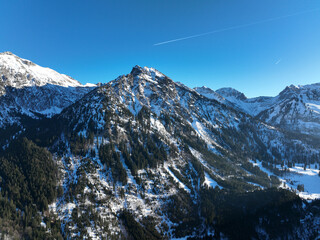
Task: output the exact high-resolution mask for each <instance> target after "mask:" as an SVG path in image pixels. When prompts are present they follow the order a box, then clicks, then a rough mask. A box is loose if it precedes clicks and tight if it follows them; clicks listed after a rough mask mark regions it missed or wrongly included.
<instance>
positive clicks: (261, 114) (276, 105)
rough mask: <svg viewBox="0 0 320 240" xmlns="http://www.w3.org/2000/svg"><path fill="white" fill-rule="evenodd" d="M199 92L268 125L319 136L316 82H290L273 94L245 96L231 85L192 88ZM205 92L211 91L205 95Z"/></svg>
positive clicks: (318, 86) (319, 103) (318, 88)
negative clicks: (279, 91)
mask: <svg viewBox="0 0 320 240" xmlns="http://www.w3.org/2000/svg"><path fill="white" fill-rule="evenodd" d="M195 89H196V91H198V92H199V93H200V94H202V95H203V96H206V97H209V98H212V99H216V100H218V101H220V102H221V103H224V104H226V105H228V106H232V107H234V108H235V109H238V110H241V111H243V112H246V113H248V114H250V115H251V116H253V117H256V118H258V119H259V120H261V121H263V122H266V123H268V124H270V125H272V126H276V127H279V128H282V129H284V130H286V131H290V132H294V133H302V134H308V135H312V136H315V137H317V136H319V133H320V84H319V83H317V84H311V85H305V86H301V85H300V86H294V85H291V86H289V87H286V88H285V89H284V90H283V91H282V92H281V93H280V94H279V95H278V96H276V97H257V98H247V97H246V96H245V95H244V94H243V93H240V92H238V91H237V90H235V89H232V88H222V89H218V90H217V91H213V90H211V89H206V92H204V91H203V89H202V88H195ZM207 92H211V93H210V94H211V95H208V94H207Z"/></svg>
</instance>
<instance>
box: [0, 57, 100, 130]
mask: <svg viewBox="0 0 320 240" xmlns="http://www.w3.org/2000/svg"><path fill="white" fill-rule="evenodd" d="M95 87H96V86H95V85H94V84H87V85H82V84H81V83H79V82H78V81H76V80H74V79H72V78H71V77H69V76H67V75H64V74H59V73H57V72H56V71H54V70H52V69H50V68H44V67H40V66H39V65H36V64H34V63H32V62H31V61H29V60H26V59H22V58H19V57H18V56H16V55H14V54H12V53H10V52H4V53H0V127H1V128H2V129H6V128H8V127H11V128H13V127H15V128H16V127H18V128H19V129H21V125H23V122H24V121H25V119H29V118H31V119H39V118H42V117H52V116H53V115H54V114H57V113H60V112H61V111H62V109H64V108H65V107H67V106H69V105H71V104H72V103H74V102H75V101H76V100H78V99H80V98H81V97H83V96H84V95H85V94H86V93H88V92H89V91H91V90H92V89H93V88H95ZM22 128H23V127H22Z"/></svg>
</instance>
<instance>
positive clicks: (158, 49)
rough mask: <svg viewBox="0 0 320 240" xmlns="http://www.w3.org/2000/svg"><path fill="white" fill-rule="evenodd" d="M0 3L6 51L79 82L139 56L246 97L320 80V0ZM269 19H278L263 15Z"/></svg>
mask: <svg viewBox="0 0 320 240" xmlns="http://www.w3.org/2000/svg"><path fill="white" fill-rule="evenodd" d="M0 9H1V14H0V30H1V35H0V51H1V52H2V51H11V52H13V53H15V54H16V55H18V56H20V57H23V58H27V59H30V60H32V61H34V62H35V63H37V64H39V65H42V66H46V67H50V68H53V69H55V70H57V71H58V72H61V73H65V74H67V75H70V76H72V77H73V78H75V79H77V80H79V81H80V82H82V83H86V82H93V83H96V82H108V81H110V80H113V79H114V78H116V77H117V76H119V75H122V74H126V73H129V72H130V71H131V68H132V67H133V66H134V65H137V64H138V65H140V66H149V67H154V68H156V69H158V70H160V71H161V72H163V73H164V74H166V75H168V76H169V77H171V78H172V79H173V80H174V81H180V82H182V83H184V84H186V85H188V86H190V87H195V86H202V85H205V86H208V87H210V88H212V89H218V88H221V87H233V88H236V89H238V90H239V91H242V92H244V93H245V94H246V95H247V96H249V97H254V96H259V95H268V96H274V95H276V94H278V93H279V92H280V91H281V90H282V89H283V88H284V87H285V86H287V85H290V84H308V83H315V82H320V1H319V0H313V1H308V0H299V1H297V0H259V1H257V0H250V1H248V0H243V1H239V0H209V1H206V0H201V1H195V0H180V1H177V0H135V1H133V0H127V1H124V0H114V1H107V0H90V1H89V0H88V1H82V0H77V1H71V0H64V1H60V0H54V1H44V0H29V1H25V0H20V1H17V0H10V1H9V0H8V1H5V0H0ZM317 9H318V10H317ZM309 10H314V11H310V12H308V11H309ZM296 13H298V14H297V15H294V14H296ZM299 13H300V14H299ZM288 15H293V16H291V17H288ZM286 16H287V17H286ZM278 17H280V18H278ZM266 19H274V20H273V21H266V22H262V23H257V22H260V21H264V20H266ZM252 23H253V24H252ZM254 23H257V24H254ZM245 24H249V25H250V24H252V25H250V26H246V27H240V28H237V27H238V26H241V25H245ZM229 27H231V28H233V27H235V28H233V29H231V30H228V31H221V32H217V33H212V34H208V35H204V36H200V37H196V38H190V39H186V40H183V41H176V42H172V43H168V44H163V45H158V46H155V45H154V44H156V43H159V42H164V41H168V40H172V39H177V38H183V37H188V36H191V35H196V34H201V33H205V32H210V31H215V30H219V29H225V28H229Z"/></svg>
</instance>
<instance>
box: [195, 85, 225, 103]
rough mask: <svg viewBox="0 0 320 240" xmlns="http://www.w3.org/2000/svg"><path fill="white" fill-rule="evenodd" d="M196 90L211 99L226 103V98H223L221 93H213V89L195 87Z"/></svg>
mask: <svg viewBox="0 0 320 240" xmlns="http://www.w3.org/2000/svg"><path fill="white" fill-rule="evenodd" d="M194 90H196V91H197V92H198V93H199V94H201V95H202V96H205V97H207V98H209V99H214V100H216V101H219V102H222V103H225V98H224V97H223V96H221V95H220V94H219V93H217V92H215V91H213V90H212V89H211V88H208V87H206V86H202V87H195V88H194Z"/></svg>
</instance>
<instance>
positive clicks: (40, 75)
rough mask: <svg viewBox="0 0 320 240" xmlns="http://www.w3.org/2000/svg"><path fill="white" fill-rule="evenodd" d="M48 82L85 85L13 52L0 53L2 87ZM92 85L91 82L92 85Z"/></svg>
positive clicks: (42, 84)
mask: <svg viewBox="0 0 320 240" xmlns="http://www.w3.org/2000/svg"><path fill="white" fill-rule="evenodd" d="M47 84H50V85H57V86H62V87H84V86H85V85H82V84H81V83H80V82H78V81H77V80H75V79H73V78H71V77H69V76H67V75H65V74H60V73H58V72H56V71H54V70H52V69H50V68H46V67H41V66H39V65H37V64H35V63H33V62H31V61H29V60H27V59H23V58H20V57H18V56H16V55H14V54H13V53H11V52H3V53H0V85H1V86H2V87H14V88H23V87H32V86H38V87H40V86H44V85H47ZM87 86H89V85H87ZM92 86H93V85H92V84H91V85H90V87H92Z"/></svg>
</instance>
